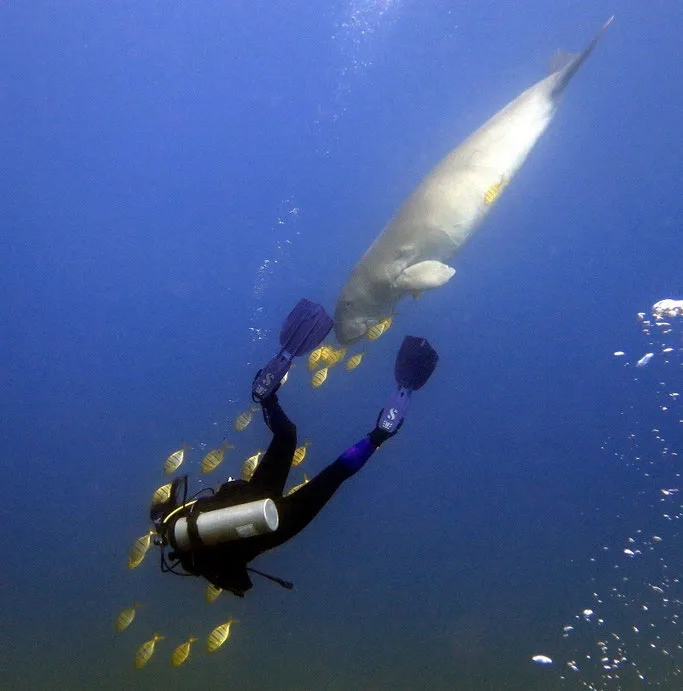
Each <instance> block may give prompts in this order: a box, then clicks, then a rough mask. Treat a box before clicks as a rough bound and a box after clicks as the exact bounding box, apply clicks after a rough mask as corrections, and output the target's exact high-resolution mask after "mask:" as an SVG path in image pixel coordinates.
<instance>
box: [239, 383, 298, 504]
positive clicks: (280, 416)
mask: <svg viewBox="0 0 683 691" xmlns="http://www.w3.org/2000/svg"><path fill="white" fill-rule="evenodd" d="M261 407H262V409H263V419H264V420H265V423H266V425H268V428H269V429H270V431H271V432H272V433H273V440H272V441H271V442H270V445H269V446H268V450H267V451H266V453H265V454H264V455H263V458H262V459H261V462H260V463H259V464H258V465H257V466H256V470H255V471H254V474H253V475H252V478H251V480H250V484H252V485H253V486H254V487H255V488H256V489H258V490H261V491H263V493H264V494H267V495H270V496H274V497H275V496H280V495H281V494H282V490H283V489H284V486H285V482H287V475H288V473H289V469H290V467H291V465H292V458H293V456H294V449H296V425H295V424H294V423H293V422H292V421H291V420H290V419H289V418H288V417H287V415H286V414H285V411H284V410H282V408H281V407H280V403H279V402H278V399H277V396H276V395H275V394H272V395H271V396H268V398H265V399H263V400H262V401H261Z"/></svg>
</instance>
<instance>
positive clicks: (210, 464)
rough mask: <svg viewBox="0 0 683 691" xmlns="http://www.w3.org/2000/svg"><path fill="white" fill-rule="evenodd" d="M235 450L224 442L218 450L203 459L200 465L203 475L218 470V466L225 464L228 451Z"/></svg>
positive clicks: (210, 452)
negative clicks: (224, 460)
mask: <svg viewBox="0 0 683 691" xmlns="http://www.w3.org/2000/svg"><path fill="white" fill-rule="evenodd" d="M234 448H235V447H234V446H232V445H231V444H228V442H227V441H225V440H223V443H222V444H221V445H220V446H219V447H218V448H217V449H214V450H213V451H209V453H207V454H206V456H204V458H202V462H201V463H200V465H199V468H200V470H201V471H202V473H210V472H211V471H212V470H216V468H218V466H219V465H220V464H221V463H222V462H223V459H224V458H225V452H226V450H227V449H234Z"/></svg>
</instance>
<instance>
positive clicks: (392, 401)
mask: <svg viewBox="0 0 683 691" xmlns="http://www.w3.org/2000/svg"><path fill="white" fill-rule="evenodd" d="M438 361H439V355H438V354H437V352H436V350H434V348H432V346H431V345H430V343H429V341H427V339H426V338H419V337H417V336H406V337H405V338H404V339H403V343H402V344H401V348H400V349H399V351H398V355H397V356H396V365H395V367H394V376H395V377H396V383H397V384H398V386H397V388H396V390H395V391H394V392H393V393H392V394H391V396H390V397H389V399H388V400H387V402H386V404H385V406H384V408H382V410H381V411H380V414H379V417H378V418H377V429H379V430H382V431H383V432H385V433H386V434H387V435H389V436H392V435H394V434H396V432H398V430H399V428H400V427H401V425H402V424H403V419H404V417H405V414H406V412H407V410H408V403H410V395H411V394H412V392H413V391H417V390H418V389H421V388H422V387H423V386H424V385H425V384H426V383H427V380H428V379H429V377H431V376H432V373H433V372H434V369H435V368H436V363H437V362H438Z"/></svg>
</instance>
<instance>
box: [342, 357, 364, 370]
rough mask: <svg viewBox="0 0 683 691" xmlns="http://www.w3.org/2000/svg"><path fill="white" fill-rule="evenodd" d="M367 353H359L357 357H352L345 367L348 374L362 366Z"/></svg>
mask: <svg viewBox="0 0 683 691" xmlns="http://www.w3.org/2000/svg"><path fill="white" fill-rule="evenodd" d="M364 355H365V353H357V354H356V355H352V356H351V357H350V358H349V359H348V360H347V361H346V365H344V367H345V368H346V371H347V372H351V370H354V369H356V367H358V365H360V363H361V360H362V359H363V356H364Z"/></svg>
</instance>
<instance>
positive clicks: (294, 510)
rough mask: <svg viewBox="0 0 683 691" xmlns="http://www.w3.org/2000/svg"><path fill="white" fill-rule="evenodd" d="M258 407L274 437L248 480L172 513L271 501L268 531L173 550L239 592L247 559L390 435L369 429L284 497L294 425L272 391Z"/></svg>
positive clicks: (297, 521)
mask: <svg viewBox="0 0 683 691" xmlns="http://www.w3.org/2000/svg"><path fill="white" fill-rule="evenodd" d="M261 406H262V409H263V417H264V420H265V422H266V425H268V427H269V428H270V430H271V431H272V433H273V439H272V441H271V443H270V445H269V446H268V450H267V451H266V453H265V454H264V456H263V458H262V459H261V462H260V463H259V464H258V466H257V467H256V470H255V471H254V474H253V476H252V478H251V480H249V481H248V482H247V481H245V480H233V481H229V482H226V483H224V484H222V485H221V486H220V488H219V489H218V491H217V492H216V493H215V494H214V495H213V496H211V497H206V498H202V499H199V500H198V501H197V502H196V503H195V504H193V505H192V506H191V507H190V508H189V509H188V510H187V511H182V512H179V513H178V515H177V517H178V518H180V517H181V516H187V517H188V520H191V517H192V516H193V515H194V516H196V515H197V514H198V513H200V512H204V511H213V510H214V509H219V508H224V507H226V506H234V505H237V504H243V503H246V502H250V501H256V500H259V499H266V498H270V499H272V500H273V501H274V502H275V505H276V507H277V510H278V515H279V525H278V528H277V530H275V531H274V532H273V533H269V534H266V535H258V536H254V537H248V538H243V539H240V540H233V541H230V542H226V543H224V544H221V545H213V546H211V547H208V546H203V545H201V544H197V540H196V538H195V544H194V546H193V549H192V550H191V551H188V552H180V551H176V556H177V557H178V558H179V559H180V560H181V563H182V565H183V567H184V568H185V569H186V570H187V571H188V572H189V573H193V574H195V575H197V576H203V577H204V578H206V579H207V580H208V581H209V582H210V583H213V584H214V585H215V586H217V587H219V588H222V589H224V590H230V591H232V592H233V593H235V594H236V595H239V596H240V597H241V596H244V593H245V592H246V591H247V590H249V589H250V588H251V586H252V584H251V579H250V578H249V574H248V572H247V564H248V563H249V562H250V561H251V560H252V559H254V558H255V557H257V556H258V555H259V554H262V553H263V552H265V551H267V550H269V549H272V548H273V547H277V546H278V545H281V544H282V543H283V542H286V541H287V540H289V539H290V538H292V537H294V535H296V534H297V533H298V532H300V531H301V530H303V528H305V527H306V526H307V525H308V524H309V523H310V522H311V521H312V520H313V518H315V516H316V515H317V514H318V512H319V511H320V509H322V508H323V506H325V504H326V503H327V502H328V501H329V500H330V498H331V497H332V495H333V494H334V493H335V492H336V491H337V489H338V488H339V487H340V485H341V484H342V483H343V482H344V480H346V479H348V478H350V477H351V476H352V475H354V474H355V473H356V472H358V471H359V470H360V469H361V468H362V467H363V465H365V463H366V461H367V460H368V459H369V458H370V456H371V455H372V453H373V452H374V451H375V449H377V448H378V447H379V445H380V444H381V443H382V442H383V441H385V440H386V439H387V438H388V437H389V436H391V435H389V434H388V433H387V432H385V431H383V430H379V429H375V430H373V431H372V432H370V434H368V435H367V436H366V437H364V438H363V439H361V440H360V441H359V442H358V443H357V444H355V445H354V446H352V447H350V448H349V449H347V450H346V451H345V452H344V453H343V454H342V455H341V456H340V457H339V458H338V459H337V460H336V461H334V463H331V464H330V465H328V466H327V467H326V468H325V469H324V470H323V471H322V472H320V473H319V474H318V475H316V476H315V477H314V478H313V479H311V480H310V482H307V483H306V484H305V485H303V486H302V487H300V488H299V489H298V490H297V491H296V492H294V493H292V494H290V495H289V496H283V494H282V493H283V490H284V487H285V482H286V481H287V475H288V474H289V469H290V467H291V464H292V459H293V457H294V450H295V449H296V445H297V436H296V426H295V425H294V423H293V422H292V421H291V420H290V419H289V418H288V417H287V415H285V412H284V411H283V410H282V408H281V407H280V404H279V402H278V400H277V396H275V395H272V396H270V397H269V398H267V399H265V400H264V401H262V402H261Z"/></svg>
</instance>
